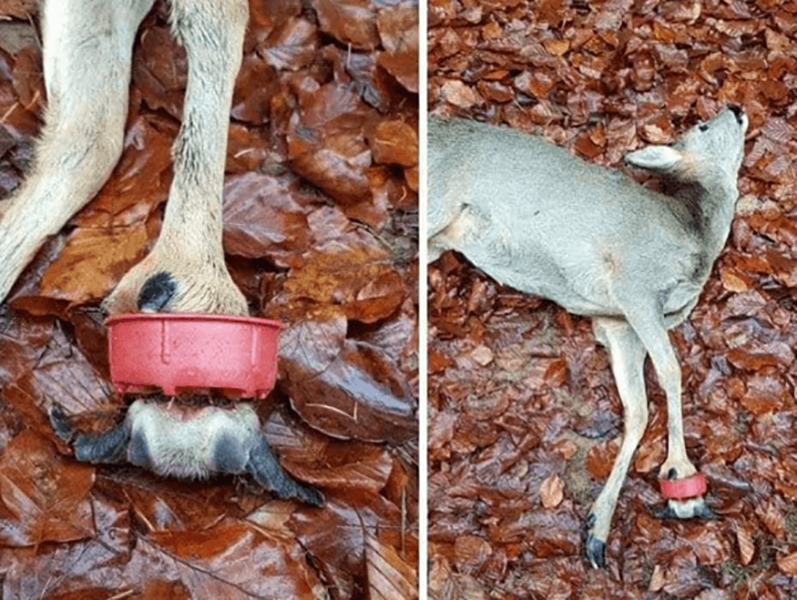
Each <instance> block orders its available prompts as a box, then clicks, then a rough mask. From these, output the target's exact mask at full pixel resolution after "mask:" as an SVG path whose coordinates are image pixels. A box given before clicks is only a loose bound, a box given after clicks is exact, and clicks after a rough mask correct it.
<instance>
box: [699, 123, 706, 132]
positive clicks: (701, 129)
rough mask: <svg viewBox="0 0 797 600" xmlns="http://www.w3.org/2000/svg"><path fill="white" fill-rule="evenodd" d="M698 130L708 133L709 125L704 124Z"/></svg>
mask: <svg viewBox="0 0 797 600" xmlns="http://www.w3.org/2000/svg"><path fill="white" fill-rule="evenodd" d="M698 129H699V130H700V131H708V125H707V124H705V123H703V125H701V126H700V127H698Z"/></svg>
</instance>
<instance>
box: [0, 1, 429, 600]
mask: <svg viewBox="0 0 797 600" xmlns="http://www.w3.org/2000/svg"><path fill="white" fill-rule="evenodd" d="M27 4H28V3H19V2H18V3H16V4H15V3H13V2H12V3H11V4H9V3H5V4H4V8H3V9H0V13H2V11H3V10H4V11H6V12H5V13H3V14H4V15H5V14H8V15H11V16H13V17H15V18H20V19H22V18H24V19H27V18H28V17H27V12H24V14H21V13H19V11H18V10H17V5H19V7H22V9H21V10H24V11H27V10H28V8H25V7H26V6H27ZM14 11H17V12H14ZM168 14H169V11H168V8H167V5H166V4H165V3H156V6H155V8H154V9H153V11H152V12H151V13H150V15H149V16H147V18H146V19H145V21H144V23H143V25H142V28H141V31H140V32H139V35H138V42H137V46H136V49H135V52H134V64H133V73H132V85H131V90H130V107H129V115H128V123H127V128H126V134H125V140H124V151H123V155H122V158H121V160H120V161H119V164H118V165H117V166H116V168H115V170H114V172H113V173H112V175H111V176H110V179H109V180H108V182H107V183H106V184H105V185H104V186H103V188H102V189H101V190H100V191H99V193H98V194H97V196H96V197H95V198H94V200H93V201H92V202H90V203H89V204H88V205H87V206H86V207H85V208H84V209H83V210H82V211H81V212H79V213H78V214H77V215H75V216H74V217H73V218H72V219H71V221H70V222H69V223H68V225H67V227H66V228H65V229H64V230H63V231H62V232H61V233H59V234H58V235H57V236H54V237H53V238H52V239H51V240H49V241H48V242H47V243H46V244H45V245H44V247H43V248H42V250H41V251H40V252H39V255H38V256H37V257H36V259H35V261H34V262H33V263H32V264H31V266H30V267H29V268H28V269H27V270H26V271H25V273H24V274H23V275H22V277H21V278H20V280H19V281H18V283H17V285H16V286H15V288H14V290H13V291H12V294H11V296H10V300H9V302H8V303H7V304H4V305H3V306H2V307H0V564H2V565H3V577H4V579H3V596H5V595H8V596H9V597H34V596H35V597H50V598H76V597H81V598H88V597H92V598H93V597H111V596H120V597H124V596H128V595H136V596H139V595H140V596H141V597H150V598H164V597H169V598H245V597H246V598H252V597H263V598H270V597H275V596H280V597H284V598H322V597H330V598H335V599H346V598H362V597H366V596H368V597H370V596H373V597H379V596H382V597H386V598H413V597H417V585H418V582H417V565H418V544H417V522H418V515H419V510H418V491H417V489H418V475H417V442H416V441H415V440H416V439H417V429H418V424H417V417H416V414H417V342H418V337H417V302H418V299H417V291H416V290H417V278H418V268H417V227H418V225H417V224H418V217H417V212H418V208H417V190H418V181H417V180H418V159H417V153H418V136H417V123H418V116H417V91H418V81H417V54H418V42H417V23H418V19H417V6H416V5H415V4H414V3H413V2H409V1H406V2H405V1H400V2H390V3H379V2H370V1H363V2H358V1H357V2H348V3H338V2H309V3H307V2H306V3H302V2H299V1H298V0H297V1H293V0H291V1H266V2H254V1H253V2H251V3H250V24H249V27H248V30H247V37H246V41H245V46H244V57H243V63H242V67H241V71H240V73H239V76H238V79H237V81H236V87H235V94H234V99H233V107H232V111H231V118H232V122H231V125H230V136H229V143H228V152H227V161H226V171H227V178H226V181H225V187H224V204H223V217H224V234H223V244H224V248H225V251H226V253H227V259H228V265H229V268H230V271H231V273H232V275H233V278H234V280H235V281H236V283H237V284H238V285H239V286H240V287H241V289H242V290H243V291H244V293H245V295H246V296H247V299H248V301H249V304H250V307H251V309H252V314H253V316H261V317H266V318H277V319H281V320H282V321H283V322H284V323H285V330H284V331H285V336H284V338H283V340H282V345H281V355H282V356H281V359H280V360H281V374H280V377H279V381H278V384H277V389H276V390H275V391H274V393H273V394H272V396H271V397H270V398H269V401H268V402H263V403H260V404H259V405H258V410H259V413H260V417H261V422H262V423H263V430H264V434H265V435H266V437H267V439H268V440H269V443H270V444H271V446H272V447H273V448H274V451H275V453H277V454H278V455H279V458H280V462H281V463H282V464H283V465H284V467H285V469H286V470H287V471H288V472H289V473H291V474H292V475H293V476H294V477H297V478H298V479H301V480H303V481H306V482H308V483H311V484H314V485H318V486H319V487H320V488H321V489H322V490H323V492H324V495H325V497H326V498H327V505H326V506H325V507H323V508H320V509H315V508H309V507H307V506H303V505H301V504H298V503H293V502H283V501H276V500H274V499H273V497H272V496H271V495H269V494H267V493H264V492H262V490H260V489H259V488H257V487H256V486H255V485H254V484H253V483H252V482H251V480H248V479H246V478H236V479H234V480H233V479H232V478H220V479H218V480H213V481H209V482H183V481H178V480H173V479H159V478H157V477H155V476H153V475H151V474H149V473H147V472H145V471H142V470H140V469H136V468H133V467H130V466H122V465H119V466H108V467H101V468H97V469H94V468H89V467H86V466H84V465H80V464H78V463H76V462H75V461H74V460H73V459H72V458H71V456H70V450H69V448H68V446H67V445H66V444H63V443H62V442H61V441H60V440H57V439H56V438H55V436H54V434H53V431H52V428H51V427H50V425H49V423H48V420H47V418H46V413H45V410H46V408H47V406H48V405H49V404H50V403H57V404H59V405H60V406H62V407H63V408H64V411H65V412H66V413H67V414H68V415H70V416H71V417H72V419H73V423H74V424H75V425H76V427H77V428H78V429H80V430H81V431H85V432H91V431H106V430H107V429H108V428H110V427H111V426H113V425H115V424H117V423H118V422H119V420H120V419H121V417H122V411H123V409H124V406H125V403H126V401H128V400H129V399H127V400H126V399H124V398H122V397H120V396H118V395H116V394H114V393H113V391H112V389H111V387H110V385H109V382H108V365H107V354H106V346H107V340H106V338H105V335H106V334H105V328H104V326H103V324H102V321H103V315H102V313H101V311H100V310H99V308H98V304H99V302H100V301H101V300H102V298H104V297H105V296H106V295H107V294H108V292H109V291H110V290H111V289H113V287H114V286H115V285H116V283H117V282H118V281H119V279H120V278H121V277H122V276H123V275H124V274H125V273H126V272H127V270H128V269H129V268H130V267H131V266H132V265H133V264H135V263H136V262H138V261H139V260H140V259H141V258H142V257H143V256H145V255H146V253H147V252H148V251H149V249H150V248H151V247H152V245H153V243H154V241H155V240H156V238H157V235H158V233H159V231H160V225H161V221H162V215H163V208H164V204H165V202H166V200H167V198H168V192H169V185H170V183H171V179H172V162H171V145H172V143H173V140H174V139H175V137H176V135H177V132H178V130H179V127H180V120H181V118H182V108H183V97H184V92H185V85H186V77H185V68H186V61H187V58H186V55H185V52H184V51H183V50H182V49H181V47H180V46H179V44H177V43H176V42H175V40H174V39H173V38H172V36H171V26H170V24H169V22H168ZM9 23H11V24H13V26H14V27H27V28H28V29H29V30H30V31H29V32H28V34H29V35H28V38H30V39H35V36H34V35H33V34H34V31H33V30H32V28H31V25H30V24H26V23H27V21H26V22H19V21H9V22H5V21H4V22H0V37H2V36H4V32H5V31H6V30H4V29H3V27H4V26H6V25H8V24H9ZM9 26H10V25H9ZM9 39H10V38H9ZM26 39H27V38H26ZM4 40H5V38H4ZM40 64H41V54H40V50H39V48H37V47H35V46H31V47H27V48H24V49H20V50H19V51H14V52H13V53H11V52H8V51H6V50H5V45H2V44H0V198H2V197H4V196H6V195H7V194H8V193H10V192H11V191H12V190H14V189H15V188H16V187H18V186H19V185H20V182H21V181H22V173H23V172H24V171H25V169H27V168H28V166H29V164H30V161H31V159H32V156H33V150H32V141H33V136H34V135H35V134H36V133H37V132H38V130H39V127H40V116H41V111H42V108H43V106H44V102H43V100H44V99H43V94H44V90H43V85H42V79H41V66H40ZM2 206H3V204H2V201H0V212H2V210H3V208H2ZM67 542H68V543H67ZM43 543H47V546H45V547H46V548H47V551H46V552H42V551H39V552H32V551H30V550H27V548H28V547H31V548H35V547H42V546H41V545H42V544H43ZM54 574H55V576H54Z"/></svg>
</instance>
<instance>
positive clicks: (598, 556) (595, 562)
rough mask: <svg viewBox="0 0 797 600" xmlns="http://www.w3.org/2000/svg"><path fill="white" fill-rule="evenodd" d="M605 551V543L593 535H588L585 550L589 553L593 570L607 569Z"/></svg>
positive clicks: (588, 558)
mask: <svg viewBox="0 0 797 600" xmlns="http://www.w3.org/2000/svg"><path fill="white" fill-rule="evenodd" d="M605 549H606V544H605V543H604V542H602V541H601V540H599V539H598V538H596V537H595V536H593V535H592V534H591V533H590V534H588V535H587V542H586V546H585V550H586V552H587V560H589V563H590V564H591V565H592V568H593V569H604V568H606V559H605V556H604V555H605Z"/></svg>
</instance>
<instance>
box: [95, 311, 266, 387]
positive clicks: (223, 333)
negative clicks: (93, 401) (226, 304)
mask: <svg viewBox="0 0 797 600" xmlns="http://www.w3.org/2000/svg"><path fill="white" fill-rule="evenodd" d="M107 325H108V358H109V360H110V363H111V380H112V381H113V383H114V385H115V386H116V389H117V390H118V391H119V392H122V393H125V392H132V393H141V392H147V391H152V388H153V387H160V388H161V389H162V390H163V393H164V394H166V395H168V396H173V395H176V394H178V393H180V392H186V391H199V390H204V389H208V388H219V389H222V390H224V392H225V393H226V394H227V395H229V396H233V397H258V398H263V397H265V396H266V395H267V394H268V393H269V391H270V390H271V388H273V387H274V380H275V379H276V377H277V340H278V338H279V332H280V329H281V328H282V325H281V324H280V323H278V322H276V321H269V320H266V319H252V318H248V317H228V316H221V315H174V314H156V315H150V314H146V315H144V314H134V315H120V316H118V317H113V318H111V319H108V322H107Z"/></svg>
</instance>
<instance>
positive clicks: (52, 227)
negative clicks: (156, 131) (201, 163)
mask: <svg viewBox="0 0 797 600" xmlns="http://www.w3.org/2000/svg"><path fill="white" fill-rule="evenodd" d="M152 3H153V0H133V1H127V2H107V1H105V0H58V1H53V0H50V1H47V2H45V3H44V6H43V9H42V15H43V18H42V34H43V43H44V80H45V85H46V89H47V108H46V110H45V113H44V126H43V128H42V131H41V134H40V140H39V143H38V147H37V151H36V159H35V161H34V164H33V168H32V170H31V172H30V173H29V174H28V177H27V179H26V180H25V182H24V183H23V184H22V186H21V187H20V189H19V190H17V191H15V192H14V193H13V194H12V195H11V196H10V197H9V198H8V199H6V200H4V201H3V202H2V204H1V205H0V302H2V301H3V300H4V299H5V297H6V295H7V294H8V292H9V290H10V289H11V286H12V285H13V283H14V281H15V280H16V279H17V277H18V276H19V274H20V273H21V272H22V270H23V269H24V268H25V266H26V265H27V264H28V263H29V262H30V261H31V259H32V258H33V256H34V255H35V253H36V251H37V250H38V249H39V247H40V246H41V245H42V243H43V242H44V241H45V239H46V238H47V237H48V236H51V235H55V234H56V233H58V231H59V230H60V229H61V228H62V227H63V226H64V224H65V223H66V222H67V221H68V220H69V218H70V217H71V216H72V215H73V214H75V213H76V212H77V211H78V210H79V209H80V208H82V207H83V206H84V205H85V204H86V203H87V202H88V201H89V200H90V199H91V198H92V197H93V196H94V195H95V194H96V193H97V191H99V189H100V187H102V184H103V183H105V181H106V179H107V178H108V176H109V175H110V174H111V171H112V170H113V167H114V166H115V165H116V162H117V160H118V159H119V156H120V155H121V152H122V145H123V135H124V124H125V119H126V116H127V98H128V87H129V85H130V62H131V54H132V48H133V41H134V39H135V35H136V30H137V29H138V25H139V24H140V22H141V20H142V19H143V18H144V16H145V15H146V14H147V11H149V9H150V7H151V6H152Z"/></svg>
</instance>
